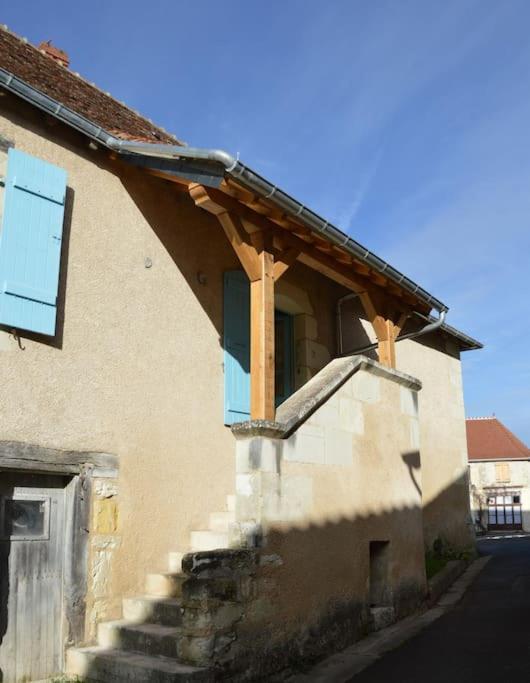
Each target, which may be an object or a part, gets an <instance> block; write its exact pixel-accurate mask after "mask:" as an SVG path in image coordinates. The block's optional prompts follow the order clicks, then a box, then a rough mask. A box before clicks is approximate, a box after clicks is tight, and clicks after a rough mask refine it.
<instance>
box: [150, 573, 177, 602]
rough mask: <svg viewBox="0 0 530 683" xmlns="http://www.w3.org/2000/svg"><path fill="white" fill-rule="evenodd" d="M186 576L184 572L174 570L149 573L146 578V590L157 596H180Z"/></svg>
mask: <svg viewBox="0 0 530 683" xmlns="http://www.w3.org/2000/svg"><path fill="white" fill-rule="evenodd" d="M186 578H187V577H186V576H185V575H184V574H178V573H174V572H169V573H166V574H148V575H147V576H146V580H145V592H146V593H147V595H150V596H152V597H157V598H178V597H179V596H180V595H181V593H182V584H183V583H184V581H186Z"/></svg>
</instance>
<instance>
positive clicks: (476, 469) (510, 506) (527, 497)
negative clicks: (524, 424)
mask: <svg viewBox="0 0 530 683" xmlns="http://www.w3.org/2000/svg"><path fill="white" fill-rule="evenodd" d="M466 430H467V449H468V458H469V478H470V492H471V514H472V517H473V522H474V524H475V525H476V527H477V529H478V530H482V531H486V530H487V531H498V530H500V531H508V530H524V531H530V449H529V448H528V447H527V446H525V444H524V443H523V442H522V441H520V440H519V439H518V438H517V437H516V436H515V435H514V434H513V433H512V432H511V431H510V430H509V429H508V428H507V427H505V425H503V424H502V422H501V421H500V420H498V419H497V418H496V417H478V418H470V419H468V420H466Z"/></svg>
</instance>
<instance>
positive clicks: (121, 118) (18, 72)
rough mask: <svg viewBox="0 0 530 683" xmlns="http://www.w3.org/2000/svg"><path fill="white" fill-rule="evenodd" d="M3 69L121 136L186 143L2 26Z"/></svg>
mask: <svg viewBox="0 0 530 683" xmlns="http://www.w3.org/2000/svg"><path fill="white" fill-rule="evenodd" d="M0 66H1V67H2V68H3V69H5V70H6V71H9V72H10V73H12V74H14V75H15V76H17V77H18V78H21V79H22V80H23V81H25V82H26V83H28V84H29V85H31V86H33V87H34V88H36V89H37V90H40V91H41V92H43V93H45V94H46V95H48V97H52V98H53V99H55V100H58V101H59V102H61V104H63V105H64V106H66V107H69V108H70V109H73V110H74V111H75V112H77V113H78V114H81V115H82V116H84V117H86V118H87V119H89V120H90V121H93V122H94V123H96V124H97V125H99V126H101V127H102V128H104V129H105V130H108V131H110V130H112V132H113V134H114V135H116V136H118V137H124V138H126V139H128V140H131V139H132V140H141V141H143V142H145V141H147V142H163V143H168V144H173V145H175V144H182V143H181V142H180V141H179V140H177V139H176V138H174V137H173V136H172V135H169V134H168V133H166V131H164V130H163V129H162V128H159V127H158V126H155V125H154V124H153V123H151V122H150V121H148V120H147V119H145V118H144V117H143V116H140V115H139V114H137V113H136V112H134V111H133V110H132V109H129V107H127V106H126V105H124V104H123V103H121V102H118V101H117V100H115V99H114V98H113V97H111V96H110V95H109V94H108V93H104V92H103V91H102V90H100V89H99V88H97V87H96V86H95V85H93V84H92V83H89V82H88V81H86V80H85V79H84V78H82V77H81V76H79V74H76V73H74V72H73V71H70V70H69V69H68V68H66V67H64V66H62V65H60V64H58V63H57V62H56V61H55V60H54V59H52V58H51V57H49V56H47V55H46V54H44V53H43V52H42V51H41V50H39V49H38V48H36V47H35V46H33V45H31V43H29V42H27V40H25V39H23V38H20V37H19V36H16V35H15V34H14V33H11V31H8V30H7V28H5V27H0Z"/></svg>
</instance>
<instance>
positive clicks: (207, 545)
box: [190, 529, 228, 552]
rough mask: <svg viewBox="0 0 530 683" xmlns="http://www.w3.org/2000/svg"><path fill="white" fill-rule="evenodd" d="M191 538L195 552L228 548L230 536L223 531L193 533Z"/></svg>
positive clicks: (208, 530)
mask: <svg viewBox="0 0 530 683" xmlns="http://www.w3.org/2000/svg"><path fill="white" fill-rule="evenodd" d="M190 536H191V539H190V540H191V547H192V549H193V550H194V551H195V552H200V551H201V550H219V549H220V548H228V534H227V533H223V532H222V531H211V530H210V529H207V530H204V531H192V532H191V534H190Z"/></svg>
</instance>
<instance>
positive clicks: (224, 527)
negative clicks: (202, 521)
mask: <svg viewBox="0 0 530 683" xmlns="http://www.w3.org/2000/svg"><path fill="white" fill-rule="evenodd" d="M235 521H236V513H235V512H230V511H226V512H212V513H211V514H210V524H209V526H210V529H211V530H212V531H222V532H224V533H228V529H229V528H230V525H231V524H234V522H235Z"/></svg>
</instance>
